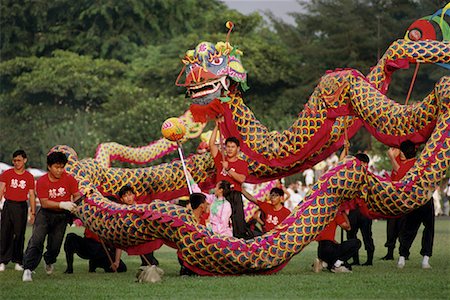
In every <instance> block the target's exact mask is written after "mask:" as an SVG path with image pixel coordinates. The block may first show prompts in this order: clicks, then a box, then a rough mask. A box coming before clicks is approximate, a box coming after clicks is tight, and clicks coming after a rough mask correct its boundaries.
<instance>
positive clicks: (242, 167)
mask: <svg viewBox="0 0 450 300" xmlns="http://www.w3.org/2000/svg"><path fill="white" fill-rule="evenodd" d="M225 160H226V161H228V168H230V169H233V170H234V171H235V172H236V173H239V174H241V175H244V176H245V177H247V176H248V165H247V163H246V162H245V161H243V160H242V159H237V160H236V161H233V162H231V161H229V160H228V157H225ZM214 165H215V166H216V182H219V181H222V180H226V181H228V182H229V183H231V184H232V185H233V188H234V190H235V191H239V192H241V191H242V186H241V183H240V182H239V181H237V180H235V179H234V178H233V177H231V176H230V175H228V174H227V173H226V172H225V171H224V170H223V166H222V155H221V154H220V152H217V155H216V156H215V157H214Z"/></svg>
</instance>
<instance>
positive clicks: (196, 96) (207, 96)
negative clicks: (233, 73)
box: [187, 76, 229, 105]
mask: <svg viewBox="0 0 450 300" xmlns="http://www.w3.org/2000/svg"><path fill="white" fill-rule="evenodd" d="M228 86H229V83H227V80H226V76H222V77H220V78H219V79H216V80H213V81H209V82H207V83H203V84H199V85H195V86H190V87H188V89H187V96H188V97H190V98H191V99H192V102H193V103H194V104H202V105H205V104H208V103H210V102H211V101H212V100H214V99H216V98H218V97H220V95H221V93H222V90H223V89H225V90H228Z"/></svg>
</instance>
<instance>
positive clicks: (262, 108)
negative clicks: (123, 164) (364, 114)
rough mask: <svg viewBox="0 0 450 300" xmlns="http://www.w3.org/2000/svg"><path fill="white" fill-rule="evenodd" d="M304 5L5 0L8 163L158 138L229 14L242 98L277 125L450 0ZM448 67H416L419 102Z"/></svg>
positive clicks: (1, 6) (3, 144) (366, 65)
mask: <svg viewBox="0 0 450 300" xmlns="http://www.w3.org/2000/svg"><path fill="white" fill-rule="evenodd" d="M299 3H300V4H301V5H302V6H303V8H304V10H303V11H302V12H300V13H294V14H293V17H294V19H295V24H287V23H285V22H283V20H280V19H277V18H276V17H275V16H274V15H271V14H269V13H267V15H266V18H264V17H263V16H261V15H260V14H259V13H253V14H250V15H243V14H241V13H239V12H238V11H236V10H232V9H229V8H228V7H227V6H226V5H225V4H224V3H222V2H221V1H218V0H208V1H200V0H182V1H179V0H177V1H175V0H130V1H118V0H115V1H88V0H79V1H69V0H53V1H32V0H22V1H12V0H4V1H2V2H1V3H0V13H1V18H0V27H1V28H2V29H1V30H0V38H1V45H0V55H1V61H0V75H1V78H0V115H1V118H0V128H1V130H0V160H1V161H9V160H10V155H11V153H12V152H13V151H14V150H16V149H18V148H23V149H25V150H26V151H27V152H28V154H29V157H30V163H31V165H32V166H35V167H41V168H43V167H44V166H45V156H46V154H47V152H48V150H49V149H50V148H51V147H52V146H54V145H56V144H67V145H70V146H72V147H73V148H74V149H75V150H76V151H77V153H78V155H79V157H80V158H83V157H92V156H93V155H94V153H95V149H96V146H97V145H98V144H99V143H102V142H107V141H116V142H119V143H122V144H126V145H132V146H142V145H146V144H148V143H149V142H151V141H153V140H155V139H158V138H160V137H161V134H160V128H161V124H162V122H163V121H164V120H165V119H167V118H168V117H172V116H179V115H181V114H182V113H183V112H184V111H185V110H186V109H187V108H188V106H189V102H188V101H187V100H186V99H185V96H184V93H185V91H184V90H183V89H182V88H179V87H176V86H175V85H174V82H175V79H176V76H177V75H178V72H179V71H180V69H181V67H182V65H181V62H180V60H181V58H182V57H183V55H184V53H185V51H186V50H188V49H192V48H194V47H195V45H196V44H198V43H199V42H200V41H202V40H208V41H213V42H216V41H219V40H225V36H226V29H225V25H224V24H225V22H226V21H228V20H232V21H233V22H234V24H235V29H234V31H233V33H232V35H231V43H232V44H234V45H238V46H239V48H240V49H241V50H242V51H243V52H244V56H243V59H242V60H243V64H244V66H245V68H246V69H247V71H248V75H249V76H248V77H249V79H248V83H249V86H250V90H249V91H247V92H246V93H245V95H244V100H245V102H246V103H247V105H248V106H249V107H250V108H251V109H252V110H253V111H254V112H255V114H256V116H257V117H258V118H259V119H260V120H261V121H262V122H263V123H264V124H266V125H267V126H268V127H269V128H271V129H273V130H281V129H284V128H286V127H288V126H289V125H290V124H291V123H292V121H293V120H294V119H295V117H296V116H297V114H298V113H299V112H300V111H301V110H302V108H303V105H304V104H305V103H306V102H307V100H308V97H309V96H310V94H311V93H312V91H313V88H314V87H315V85H316V84H317V83H318V81H319V79H320V77H321V76H322V75H323V74H324V73H325V72H326V71H327V70H332V69H335V68H347V67H348V68H355V69H358V70H360V71H361V72H363V73H367V72H368V71H369V70H370V67H371V66H373V65H375V64H376V62H377V59H378V58H379V56H380V54H381V55H382V54H383V53H384V51H385V50H386V48H387V47H388V46H389V44H390V43H392V42H393V41H394V40H396V39H398V38H402V37H403V36H404V34H405V31H406V28H407V27H408V26H409V25H410V24H411V23H412V22H413V21H414V20H416V19H418V18H421V17H423V16H425V15H430V14H432V13H434V12H435V11H436V10H438V9H439V8H441V7H443V6H444V5H445V4H446V1H431V0H420V1H412V0H410V1H407V0H398V1H386V0H384V1H371V0H369V1H357V0H314V1H299ZM444 72H445V71H444V70H440V69H439V68H438V67H436V66H428V69H427V70H425V71H423V72H420V73H419V76H418V79H417V84H416V86H415V88H414V93H413V97H412V98H413V99H416V100H421V99H422V98H423V97H424V95H426V94H427V93H429V91H430V90H431V88H432V86H433V84H434V83H435V82H436V81H437V79H438V78H439V77H440V76H442V75H443V74H444ZM411 76H412V71H411V70H409V71H405V72H401V74H398V75H396V76H395V77H394V80H393V83H392V85H391V90H390V92H389V94H388V95H389V96H390V97H391V98H393V99H396V100H397V99H398V101H400V102H401V101H404V99H405V96H406V93H407V90H408V88H409V82H410V80H411ZM374 143H375V142H374V141H373V139H372V138H370V137H369V136H368V134H364V132H363V131H362V132H361V133H360V134H358V135H357V136H355V137H354V138H353V140H352V151H353V152H355V151H358V150H365V149H372V150H374V151H382V150H383V149H382V146H379V145H374ZM375 144H376V143H375ZM196 145H197V141H192V142H190V143H188V144H187V145H186V152H191V151H193V149H195V147H196ZM171 158H172V157H170V156H169V157H167V158H163V159H162V160H168V159H171Z"/></svg>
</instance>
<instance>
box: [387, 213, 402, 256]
mask: <svg viewBox="0 0 450 300" xmlns="http://www.w3.org/2000/svg"><path fill="white" fill-rule="evenodd" d="M404 221H405V219H404V217H401V218H395V219H387V220H386V243H385V244H384V246H385V247H386V248H388V251H390V252H393V251H394V249H395V243H396V242H397V238H398V237H399V235H400V231H401V229H402V227H403V223H404Z"/></svg>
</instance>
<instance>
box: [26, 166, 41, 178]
mask: <svg viewBox="0 0 450 300" xmlns="http://www.w3.org/2000/svg"><path fill="white" fill-rule="evenodd" d="M27 171H28V172H30V173H31V175H33V177H34V178H39V177H41V176H42V175H44V174H45V171H43V170H40V169H35V168H29V169H27Z"/></svg>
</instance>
